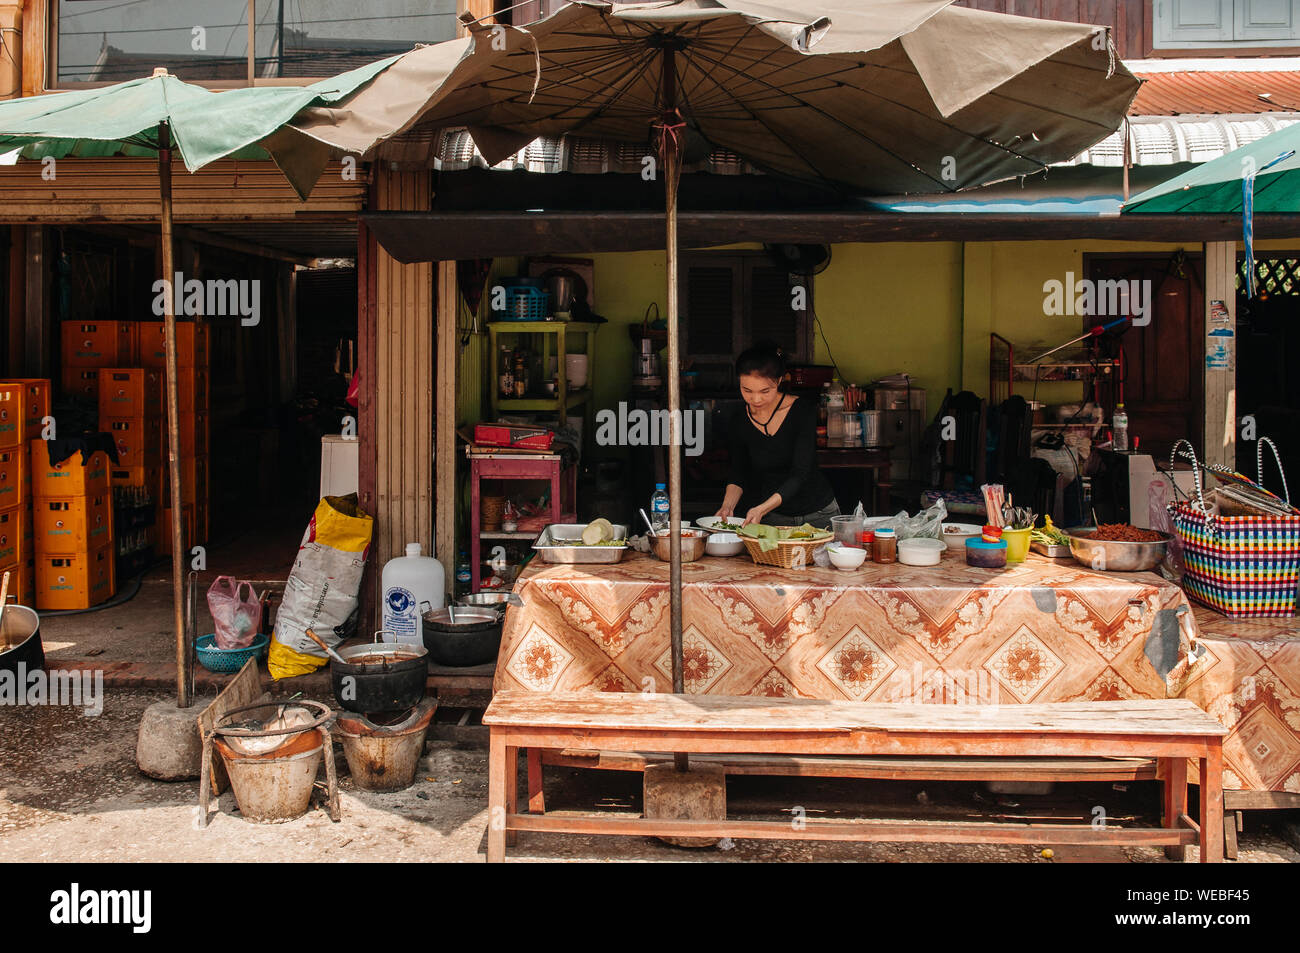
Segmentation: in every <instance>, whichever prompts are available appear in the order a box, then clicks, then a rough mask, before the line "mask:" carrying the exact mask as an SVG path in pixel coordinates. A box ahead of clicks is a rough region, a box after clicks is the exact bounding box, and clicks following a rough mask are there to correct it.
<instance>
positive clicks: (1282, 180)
mask: <svg viewBox="0 0 1300 953" xmlns="http://www.w3.org/2000/svg"><path fill="white" fill-rule="evenodd" d="M1287 153H1291V154H1290V156H1288V157H1287V158H1284V159H1282V160H1281V161H1276V160H1277V159H1278V157H1279V156H1286V155H1287ZM1270 163H1274V164H1272V165H1270ZM1252 173H1254V174H1255V176H1256V178H1255V201H1254V206H1255V211H1256V212H1283V213H1285V212H1300V123H1295V124H1294V125H1291V126H1287V127H1286V128H1285V129H1279V130H1278V131H1277V132H1274V133H1270V134H1269V135H1267V136H1265V137H1264V138H1262V139H1257V140H1255V141H1254V142H1252V143H1251V144H1250V145H1248V146H1242V147H1241V148H1240V149H1234V150H1233V151H1232V152H1229V153H1228V154H1227V155H1223V156H1220V157H1219V158H1217V159H1212V160H1210V161H1209V162H1206V163H1204V164H1203V165H1198V166H1197V167H1196V168H1195V169H1192V170H1191V171H1189V172H1184V173H1183V174H1182V175H1180V176H1176V177H1174V178H1172V179H1170V180H1169V181H1168V182H1164V183H1161V184H1160V185H1157V186H1156V187H1155V188H1154V189H1148V190H1147V191H1145V192H1143V193H1142V194H1141V195H1137V196H1134V197H1133V198H1132V199H1130V200H1129V201H1128V202H1126V203H1125V205H1124V208H1123V214H1125V215H1147V214H1152V213H1158V212H1167V213H1176V212H1181V213H1183V214H1188V215H1191V214H1198V213H1199V214H1204V215H1239V214H1241V212H1242V192H1241V183H1242V180H1243V179H1244V178H1245V177H1246V176H1248V175H1250V174H1252Z"/></svg>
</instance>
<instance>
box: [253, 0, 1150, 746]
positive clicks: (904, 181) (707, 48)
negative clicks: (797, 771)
mask: <svg viewBox="0 0 1300 953" xmlns="http://www.w3.org/2000/svg"><path fill="white" fill-rule="evenodd" d="M950 2H951V0H773V2H771V3H760V2H753V0H665V2H662V3H650V4H638V5H626V4H611V3H605V2H600V0H578V2H575V3H571V4H569V5H567V6H563V7H561V8H560V9H559V10H557V11H556V12H555V13H554V14H552V15H551V16H549V17H547V18H545V19H543V20H540V21H538V22H536V23H532V24H529V25H528V26H527V27H526V28H517V27H501V26H492V25H489V24H479V23H475V22H473V21H468V25H469V29H470V30H471V36H470V37H468V38H465V39H461V40H454V41H449V42H447V43H442V44H438V45H435V46H431V47H427V48H423V49H419V50H415V51H413V52H411V53H408V54H405V55H404V56H402V57H399V58H398V59H397V60H396V61H394V62H393V63H392V65H390V66H389V67H388V68H387V69H385V70H383V71H382V72H380V73H379V74H378V75H376V77H375V78H374V79H373V80H372V81H371V82H370V83H368V84H367V85H366V86H365V87H363V88H361V89H359V90H358V91H357V92H356V93H354V94H352V95H351V96H349V97H345V98H343V99H341V100H340V101H339V102H338V103H337V105H336V106H335V107H334V108H327V109H323V108H322V109H309V110H305V111H304V112H302V113H300V114H299V115H298V116H297V117H296V118H295V119H294V120H293V121H292V122H291V123H290V124H289V125H288V126H286V127H285V128H283V129H282V130H280V132H278V133H277V134H276V135H275V136H274V137H272V138H271V139H269V140H266V141H264V145H266V146H267V147H268V148H270V149H271V150H272V152H273V153H274V154H275V155H276V157H277V161H278V162H279V163H280V165H281V168H282V169H284V171H285V173H286V175H287V176H288V177H289V178H290V180H291V181H296V182H297V183H298V187H299V188H300V190H303V191H305V190H306V189H309V188H310V185H311V182H312V180H313V178H314V175H315V174H316V173H315V172H314V170H317V169H319V168H321V167H322V165H323V158H322V156H321V150H322V149H326V150H335V151H341V152H350V153H355V154H360V155H362V156H363V157H367V158H373V157H381V158H382V157H383V156H384V153H385V148H386V147H385V143H390V142H392V141H393V140H398V142H400V143H405V144H407V145H409V144H410V143H412V142H415V143H418V142H419V141H428V142H436V141H437V139H436V133H437V132H438V130H440V129H443V128H447V127H452V126H467V127H468V128H469V130H470V132H471V134H472V135H473V137H474V139H475V142H476V144H477V145H478V147H479V149H480V151H481V152H482V153H483V154H484V157H485V158H486V159H487V161H488V162H496V161H499V160H501V159H503V158H505V157H506V156H508V155H509V154H511V153H513V152H515V151H517V150H518V149H519V148H520V147H521V146H523V145H524V144H525V143H527V142H529V141H530V140H532V139H534V138H536V137H538V136H559V135H563V134H565V133H581V134H582V135H584V136H593V137H603V138H612V139H619V140H625V141H633V142H643V143H645V144H646V146H647V154H650V153H654V154H656V155H657V157H658V162H659V167H658V171H659V173H661V174H662V176H663V179H664V182H665V188H666V206H667V233H668V234H667V246H668V247H667V265H668V288H667V300H668V307H667V312H668V326H669V333H668V404H669V410H670V413H671V416H672V418H673V421H674V443H675V444H677V445H678V446H680V440H681V436H680V419H679V411H680V407H681V401H680V393H679V389H678V368H679V344H678V333H677V319H678V302H677V228H676V211H677V183H678V175H679V170H680V160H681V154H682V147H683V144H684V143H685V141H686V140H687V139H688V138H698V139H700V140H703V141H704V142H705V143H707V144H709V145H711V146H714V147H719V148H723V149H728V150H730V151H732V152H735V153H738V154H739V155H741V156H743V157H744V158H746V159H748V160H749V161H750V162H751V163H753V164H754V165H756V166H758V167H760V168H762V169H764V170H766V171H768V172H771V173H775V174H778V175H784V176H789V177H793V178H797V179H803V180H812V181H818V182H829V183H833V184H836V185H839V186H842V187H844V188H845V189H846V190H852V191H856V192H859V193H875V194H898V193H905V192H918V191H919V192H941V191H950V190H956V189H959V188H965V187H968V186H974V185H980V184H983V183H986V182H991V181H994V180H997V179H1004V178H1008V177H1012V176H1018V175H1026V174H1030V173H1034V172H1039V171H1042V170H1043V169H1044V168H1045V167H1046V165H1047V164H1048V163H1051V162H1055V161H1059V160H1064V159H1068V158H1071V157H1073V156H1074V155H1077V154H1078V153H1079V152H1081V151H1082V150H1084V149H1086V148H1087V147H1089V146H1090V145H1092V144H1093V143H1095V142H1097V141H1098V140H1100V139H1102V138H1103V137H1105V136H1107V135H1109V134H1110V133H1111V132H1112V131H1113V130H1114V129H1115V128H1117V127H1118V125H1119V123H1120V122H1121V120H1122V119H1123V117H1124V113H1125V111H1126V109H1127V108H1128V105H1129V103H1130V102H1131V101H1132V99H1133V97H1134V96H1135V95H1136V93H1137V89H1138V81H1137V80H1136V79H1135V78H1134V77H1133V76H1132V75H1131V74H1130V73H1129V72H1128V71H1127V70H1125V69H1124V67H1123V66H1122V65H1121V64H1120V63H1118V62H1117V60H1116V58H1115V54H1114V48H1113V46H1112V45H1111V43H1110V39H1109V36H1108V34H1107V31H1106V29H1105V28H1103V27H1097V26H1088V25H1081V24H1077V23H1057V22H1052V21H1047V20H1037V19H1028V18H1022V17H1012V16H1005V15H1002V14H993V13H986V12H982V11H978V10H969V9H965V8H956V7H950V6H949V3H950ZM394 147H395V146H394ZM390 148H392V147H390ZM669 496H670V501H671V509H670V519H671V527H672V532H674V533H676V532H677V531H678V528H679V526H680V520H681V460H680V452H679V451H678V452H671V453H670V454H669ZM671 581H672V597H671V610H670V612H671V631H672V645H673V653H672V654H673V690H674V691H675V692H681V691H682V689H683V684H682V663H681V653H682V645H681V639H682V631H681V627H682V618H681V616H682V607H681V561H680V554H678V553H677V552H676V550H675V549H674V552H673V559H672V563H671ZM681 763H683V762H682V761H680V760H679V764H681Z"/></svg>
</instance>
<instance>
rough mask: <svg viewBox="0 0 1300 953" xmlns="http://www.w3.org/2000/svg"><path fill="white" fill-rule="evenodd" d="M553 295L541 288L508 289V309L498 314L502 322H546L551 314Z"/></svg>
mask: <svg viewBox="0 0 1300 953" xmlns="http://www.w3.org/2000/svg"><path fill="white" fill-rule="evenodd" d="M550 305H551V294H550V292H549V291H542V290H541V289H540V288H528V287H521V288H506V309H505V310H504V311H501V312H498V313H497V317H498V318H499V319H500V320H502V321H545V320H546V319H547V317H548V316H549V314H550Z"/></svg>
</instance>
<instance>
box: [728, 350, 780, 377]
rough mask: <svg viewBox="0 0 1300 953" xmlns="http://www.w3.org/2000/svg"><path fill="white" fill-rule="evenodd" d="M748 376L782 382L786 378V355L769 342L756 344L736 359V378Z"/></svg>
mask: <svg viewBox="0 0 1300 953" xmlns="http://www.w3.org/2000/svg"><path fill="white" fill-rule="evenodd" d="M746 374H757V375H758V376H760V377H766V378H767V379H768V380H772V381H780V380H781V379H782V378H783V377H785V353H784V352H783V351H782V350H781V349H780V348H779V347H777V346H776V345H775V344H773V343H771V342H769V341H764V342H762V343H761V344H755V345H754V346H753V347H751V348H749V349H748V350H746V351H743V352H741V355H740V357H738V358H736V376H737V377H743V376H744V375H746Z"/></svg>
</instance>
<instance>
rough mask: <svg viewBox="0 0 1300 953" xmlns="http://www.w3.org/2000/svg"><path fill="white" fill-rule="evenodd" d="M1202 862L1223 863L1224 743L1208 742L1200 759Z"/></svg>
mask: <svg viewBox="0 0 1300 953" xmlns="http://www.w3.org/2000/svg"><path fill="white" fill-rule="evenodd" d="M1201 863H1203V864H1221V863H1223V745H1222V743H1220V742H1218V741H1216V742H1215V743H1214V744H1212V745H1209V746H1207V749H1206V752H1205V757H1204V758H1203V759H1202V760H1201Z"/></svg>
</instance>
